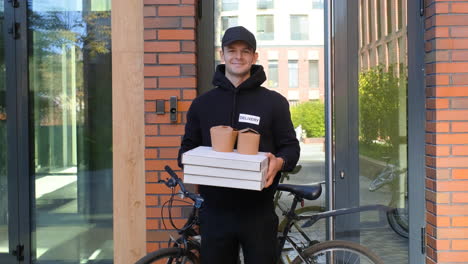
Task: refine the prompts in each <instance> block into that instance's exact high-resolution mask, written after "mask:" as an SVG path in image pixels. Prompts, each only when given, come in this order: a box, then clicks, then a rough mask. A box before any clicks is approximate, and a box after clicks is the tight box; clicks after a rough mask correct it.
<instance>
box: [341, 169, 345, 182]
mask: <svg viewBox="0 0 468 264" xmlns="http://www.w3.org/2000/svg"><path fill="white" fill-rule="evenodd" d="M344 177H345V172H344V170H340V179H342V180H343V179H344Z"/></svg>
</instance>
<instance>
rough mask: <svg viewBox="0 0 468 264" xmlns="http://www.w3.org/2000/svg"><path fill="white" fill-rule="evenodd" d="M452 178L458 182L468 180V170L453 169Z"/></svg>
mask: <svg viewBox="0 0 468 264" xmlns="http://www.w3.org/2000/svg"><path fill="white" fill-rule="evenodd" d="M452 178H453V179H457V180H462V179H468V169H453V170H452Z"/></svg>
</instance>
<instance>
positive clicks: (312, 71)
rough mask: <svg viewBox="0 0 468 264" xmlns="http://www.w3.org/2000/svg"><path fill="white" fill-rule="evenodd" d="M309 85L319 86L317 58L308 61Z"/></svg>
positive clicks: (312, 86) (311, 86)
mask: <svg viewBox="0 0 468 264" xmlns="http://www.w3.org/2000/svg"><path fill="white" fill-rule="evenodd" d="M309 87H310V88H318V87H319V62H318V61H317V60H310V61H309Z"/></svg>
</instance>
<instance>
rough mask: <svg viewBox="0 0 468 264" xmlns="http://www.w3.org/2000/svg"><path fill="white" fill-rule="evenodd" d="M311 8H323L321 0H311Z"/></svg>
mask: <svg viewBox="0 0 468 264" xmlns="http://www.w3.org/2000/svg"><path fill="white" fill-rule="evenodd" d="M312 8H313V9H323V0H312Z"/></svg>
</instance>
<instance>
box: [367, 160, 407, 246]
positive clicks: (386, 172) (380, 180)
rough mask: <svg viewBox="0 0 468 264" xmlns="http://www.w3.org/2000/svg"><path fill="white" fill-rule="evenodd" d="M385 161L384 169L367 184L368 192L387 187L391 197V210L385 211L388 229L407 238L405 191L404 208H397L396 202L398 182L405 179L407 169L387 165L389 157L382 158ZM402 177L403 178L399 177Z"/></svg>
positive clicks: (398, 192) (398, 188)
mask: <svg viewBox="0 0 468 264" xmlns="http://www.w3.org/2000/svg"><path fill="white" fill-rule="evenodd" d="M383 158H384V159H385V160H386V165H385V167H384V168H383V169H382V170H381V171H380V173H379V174H378V175H377V176H376V177H375V179H374V180H373V181H372V182H370V184H369V188H368V189H369V191H371V192H375V191H377V190H378V189H380V188H382V187H383V186H384V185H387V184H388V185H389V186H390V189H391V192H392V197H391V200H390V203H389V206H390V207H391V208H392V209H391V210H389V211H387V221H388V224H389V225H390V227H391V228H392V229H393V231H395V233H397V234H398V235H400V236H401V237H404V238H408V229H409V218H408V192H407V191H406V189H405V193H404V197H405V198H404V199H405V205H404V208H401V207H398V200H399V199H400V197H399V196H400V194H401V192H400V191H399V190H400V186H399V184H400V180H402V179H403V180H404V179H406V175H407V174H406V172H407V169H406V168H403V169H400V168H399V167H398V166H396V165H394V164H391V163H389V161H390V158H389V157H383ZM400 175H404V177H400Z"/></svg>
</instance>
